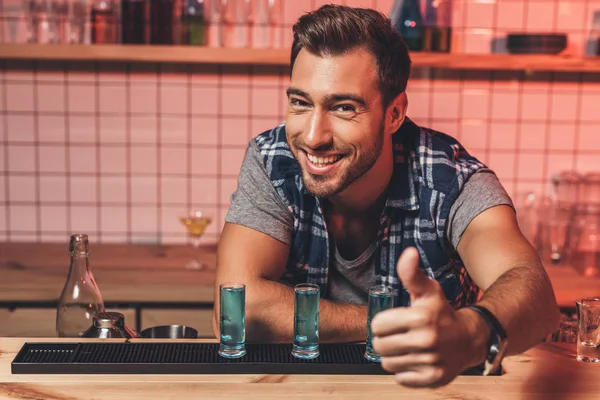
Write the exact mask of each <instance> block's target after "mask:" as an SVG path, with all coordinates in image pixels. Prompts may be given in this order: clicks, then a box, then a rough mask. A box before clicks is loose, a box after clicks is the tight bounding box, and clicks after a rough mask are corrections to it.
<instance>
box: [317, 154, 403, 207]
mask: <svg viewBox="0 0 600 400" xmlns="http://www.w3.org/2000/svg"><path fill="white" fill-rule="evenodd" d="M382 169H383V168H377V169H375V168H373V169H372V170H371V171H369V172H368V173H366V174H365V175H363V176H362V177H361V178H360V179H359V180H358V181H356V182H354V183H353V184H352V185H350V187H349V188H347V189H346V190H344V191H343V192H341V193H339V194H337V195H335V196H332V197H330V198H329V199H328V200H329V205H330V207H329V208H330V211H331V212H332V213H333V214H336V215H339V216H352V215H360V216H370V217H371V216H373V214H374V213H375V214H380V213H381V211H382V210H383V207H384V205H385V202H386V199H387V193H388V187H389V185H390V181H391V178H392V173H393V164H392V166H391V168H385V169H386V171H381V170H382Z"/></svg>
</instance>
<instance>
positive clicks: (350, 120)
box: [214, 6, 558, 387]
mask: <svg viewBox="0 0 600 400" xmlns="http://www.w3.org/2000/svg"><path fill="white" fill-rule="evenodd" d="M293 30H294V42H293V46H292V52H291V78H290V84H289V87H288V89H287V95H288V110H287V117H286V121H285V123H284V124H281V125H280V126H277V127H275V128H273V129H271V130H269V131H266V132H264V133H262V134H260V135H258V136H257V137H256V138H255V139H253V140H252V141H251V142H250V143H249V146H248V149H247V152H246V156H245V159H244V162H243V165H242V168H241V172H240V176H239V181H238V188H237V190H236V192H235V193H234V195H233V198H232V204H231V208H230V210H229V213H228V215H227V218H226V224H225V227H224V229H223V232H222V235H221V239H220V243H219V249H218V269H217V277H216V285H217V287H218V285H219V284H220V283H221V282H224V281H238V282H243V283H245V284H246V286H247V292H246V302H247V305H246V310H247V314H246V317H247V320H246V321H247V325H246V327H247V338H248V340H249V341H262V342H288V343H290V342H292V340H293V339H292V335H293V312H294V311H293V310H294V307H293V303H294V294H293V285H294V284H297V283H303V282H310V283H316V284H318V285H319V286H320V288H321V293H322V300H321V308H320V332H319V335H320V340H321V341H322V342H348V341H363V340H365V336H366V319H367V318H366V315H367V311H366V306H365V304H366V300H367V294H368V289H369V287H370V286H372V285H375V284H383V285H387V286H389V287H390V288H391V289H392V290H393V291H394V293H395V305H396V307H395V308H393V309H392V310H388V311H385V312H382V313H380V314H379V315H377V317H376V318H375V319H374V320H373V323H372V328H373V332H374V334H375V335H376V338H375V340H374V346H375V350H376V351H378V352H379V353H380V354H381V355H382V365H383V367H384V368H386V369H387V370H389V371H392V372H394V373H396V378H397V380H398V382H400V383H402V384H404V385H407V386H424V387H434V386H439V385H443V384H446V383H448V382H450V381H451V380H452V379H453V378H454V377H455V376H456V375H457V374H459V373H460V372H461V371H462V370H464V369H466V368H468V367H470V366H474V365H479V364H481V363H484V362H486V368H487V370H492V369H493V368H495V367H496V366H497V365H498V363H499V362H500V360H501V359H502V356H503V355H505V354H515V353H519V352H522V351H524V350H526V349H527V348H529V347H531V346H533V345H535V344H536V343H538V342H540V340H541V339H542V338H544V337H545V336H546V335H547V334H548V333H549V332H550V331H551V330H552V329H553V328H554V327H555V325H556V324H557V320H558V312H557V307H556V302H555V299H554V295H553V291H552V288H551V285H550V283H549V281H548V278H547V276H546V274H545V271H544V269H543V267H542V265H541V263H540V260H539V258H538V256H537V254H536V252H535V250H534V249H533V248H532V247H531V246H530V245H529V243H528V242H527V240H526V239H524V237H523V235H522V234H521V232H520V231H519V228H518V226H517V223H516V218H515V212H514V209H513V208H512V203H511V200H510V198H509V196H508V195H507V193H506V191H505V190H504V189H503V187H502V185H501V184H500V182H499V181H498V179H497V178H496V176H495V175H494V173H493V172H492V171H491V170H490V169H489V168H487V167H486V166H485V165H484V164H482V163H481V162H480V161H478V160H477V159H476V158H474V157H473V156H471V155H470V154H469V153H468V152H467V151H466V150H465V149H464V148H463V147H462V146H461V144H460V143H458V142H457V141H456V140H455V139H453V138H452V137H451V136H449V135H446V134H444V133H441V132H436V131H434V130H431V129H426V128H424V127H419V126H417V125H416V124H415V123H414V122H413V121H411V120H410V119H409V118H408V117H407V116H406V112H407V107H408V98H407V95H406V92H405V90H406V86H407V81H408V76H409V72H410V58H409V55H408V51H407V47H406V45H405V44H404V42H403V41H402V39H401V38H400V37H399V36H398V34H397V33H396V32H395V31H394V30H393V28H392V26H391V25H390V21H389V20H388V19H387V18H385V17H384V16H383V15H381V14H380V13H378V12H376V11H374V10H368V9H357V8H349V7H344V6H324V7H322V8H320V9H318V10H316V11H314V12H311V13H308V14H306V15H304V16H302V17H301V18H300V19H299V20H298V22H297V23H296V25H295V26H294V29H293ZM434 95H435V94H434ZM480 291H482V292H483V296H481V297H478V294H479V292H480ZM216 293H217V297H216V298H215V304H218V301H219V299H218V290H217V291H216ZM218 324H219V321H218V307H215V314H214V329H215V333H217V335H218Z"/></svg>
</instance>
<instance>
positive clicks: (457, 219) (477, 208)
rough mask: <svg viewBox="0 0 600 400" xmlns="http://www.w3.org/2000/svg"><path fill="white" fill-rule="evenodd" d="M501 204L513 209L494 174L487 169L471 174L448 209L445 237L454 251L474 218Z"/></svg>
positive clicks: (510, 201) (509, 199) (508, 197)
mask: <svg viewBox="0 0 600 400" xmlns="http://www.w3.org/2000/svg"><path fill="white" fill-rule="evenodd" d="M502 204H504V205H508V206H510V207H512V208H513V209H514V205H513V202H512V200H511V198H510V196H509V195H508V193H507V192H506V190H505V189H504V186H502V184H501V183H500V180H499V179H498V177H497V176H496V174H494V172H492V171H491V170H489V169H483V170H480V171H478V172H476V173H475V174H473V175H472V176H471V177H470V178H469V179H468V180H467V182H465V184H464V186H463V189H462V191H461V193H460V194H459V196H458V198H457V199H456V201H455V202H454V204H453V205H452V207H451V208H450V215H449V216H448V225H447V236H448V239H449V240H450V243H452V246H453V247H454V249H456V248H457V247H458V243H459V242H460V239H461V237H462V235H463V233H464V232H465V230H466V229H467V226H469V224H470V223H471V221H473V219H474V218H475V217H477V216H478V215H479V214H481V213H482V212H484V211H485V210H487V209H489V208H492V207H495V206H498V205H502Z"/></svg>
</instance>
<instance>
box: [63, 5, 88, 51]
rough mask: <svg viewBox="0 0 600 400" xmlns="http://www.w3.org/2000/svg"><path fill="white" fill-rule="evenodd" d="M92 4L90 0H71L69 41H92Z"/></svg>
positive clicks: (73, 42)
mask: <svg viewBox="0 0 600 400" xmlns="http://www.w3.org/2000/svg"><path fill="white" fill-rule="evenodd" d="M90 5H91V4H90V0H69V16H68V18H69V30H68V32H69V34H68V37H69V39H68V42H69V43H71V44H90V43H91V32H90V31H91V27H90V26H91V15H90V14H91V10H90Z"/></svg>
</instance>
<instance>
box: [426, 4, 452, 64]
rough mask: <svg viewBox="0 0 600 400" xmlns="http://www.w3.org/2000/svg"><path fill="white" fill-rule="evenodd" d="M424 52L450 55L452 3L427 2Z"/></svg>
mask: <svg viewBox="0 0 600 400" xmlns="http://www.w3.org/2000/svg"><path fill="white" fill-rule="evenodd" d="M423 42H424V43H423V50H424V51H431V52H440V53H449V52H450V45H451V42H452V1H451V0H427V4H426V8H425V21H424V37H423Z"/></svg>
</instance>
